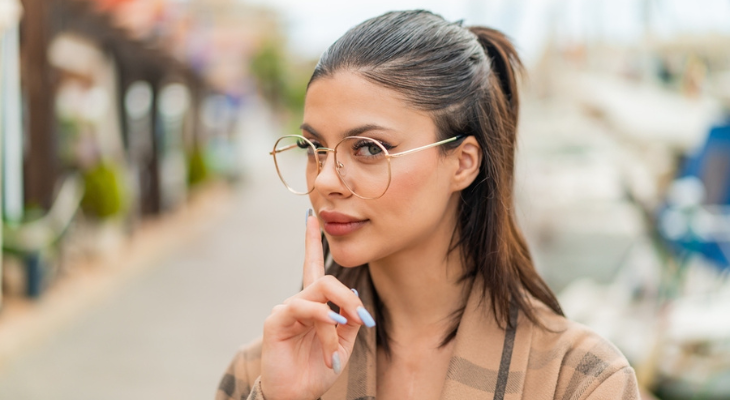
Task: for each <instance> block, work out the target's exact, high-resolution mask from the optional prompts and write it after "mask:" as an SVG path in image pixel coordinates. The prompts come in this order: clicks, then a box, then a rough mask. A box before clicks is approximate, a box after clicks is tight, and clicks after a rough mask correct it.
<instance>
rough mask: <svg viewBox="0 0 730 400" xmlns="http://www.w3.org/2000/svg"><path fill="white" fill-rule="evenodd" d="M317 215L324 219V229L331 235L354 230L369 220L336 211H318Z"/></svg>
mask: <svg viewBox="0 0 730 400" xmlns="http://www.w3.org/2000/svg"><path fill="white" fill-rule="evenodd" d="M319 216H320V217H322V220H323V221H324V227H323V229H324V231H325V232H326V233H327V234H329V235H332V236H343V235H347V234H350V233H352V232H355V231H356V230H358V229H360V228H362V227H363V226H364V225H365V224H366V223H367V222H368V221H369V220H368V219H360V218H357V217H353V216H350V215H347V214H342V213H338V212H336V211H320V212H319Z"/></svg>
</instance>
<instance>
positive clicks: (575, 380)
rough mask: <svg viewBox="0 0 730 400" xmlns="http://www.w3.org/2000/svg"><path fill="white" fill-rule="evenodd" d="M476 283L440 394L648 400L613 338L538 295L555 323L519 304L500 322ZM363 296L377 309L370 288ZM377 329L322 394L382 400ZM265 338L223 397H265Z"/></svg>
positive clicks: (239, 357) (229, 379)
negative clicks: (532, 316)
mask: <svg viewBox="0 0 730 400" xmlns="http://www.w3.org/2000/svg"><path fill="white" fill-rule="evenodd" d="M474 286H475V288H474V289H472V293H471V294H470V296H469V300H468V302H467V306H466V310H465V311H464V315H463V318H462V321H461V324H460V325H459V330H458V332H457V334H456V338H455V339H454V340H455V343H454V354H453V356H452V358H451V361H450V363H449V369H448V373H447V377H446V381H445V382H444V387H443V390H442V392H441V396H440V398H441V399H443V400H458V399H498V400H516V399H529V400H542V399H545V400H547V399H556V400H578V399H591V400H603V399H626V400H634V399H635V400H638V399H640V396H639V391H638V386H637V383H636V376H635V374H634V370H633V369H632V368H631V367H630V366H629V364H628V362H627V361H626V359H625V358H624V356H623V355H622V354H621V353H620V352H619V351H618V350H617V349H616V348H615V347H614V346H613V345H612V344H611V343H609V342H608V341H606V340H605V339H603V338H601V337H600V336H598V335H597V334H596V333H594V332H592V331H590V330H589V329H588V328H586V327H585V326H582V325H580V324H577V323H575V322H571V321H569V320H567V319H565V318H563V317H560V316H558V315H556V314H554V313H553V312H552V311H551V310H549V309H548V308H547V307H546V306H544V305H543V304H542V303H538V302H535V303H534V305H535V308H536V309H537V313H538V316H539V317H540V318H541V320H542V321H543V323H544V324H545V325H546V326H547V328H548V329H540V328H539V327H537V326H535V325H534V324H533V323H531V322H530V320H528V319H527V318H526V317H525V316H524V315H523V314H522V313H521V312H518V311H517V309H516V308H513V309H512V312H511V315H510V318H512V319H513V321H514V320H516V321H517V324H516V329H507V330H504V329H500V328H499V326H498V325H497V323H496V321H495V320H494V318H493V317H492V316H491V313H490V312H489V311H488V310H491V308H490V305H489V302H488V301H483V302H481V303H480V301H479V300H480V297H481V295H480V294H481V291H480V290H478V289H477V288H476V285H474ZM361 298H362V299H363V302H364V303H365V306H366V308H368V310H369V311H371V313H372V311H373V308H372V303H371V302H369V301H368V300H369V299H371V297H370V295H369V293H363V292H362V291H361ZM375 346H376V342H375V330H373V329H366V328H361V329H360V333H359V336H358V339H357V341H356V344H355V347H354V349H353V354H352V355H351V357H350V360H349V362H348V364H347V365H346V366H345V368H344V369H343V371H342V375H341V376H340V377H339V379H338V380H337V381H336V382H335V384H334V386H332V388H330V390H329V391H327V393H325V394H324V395H323V396H322V398H321V400H374V399H375V394H376V386H375V377H376V371H375V368H376V359H375ZM260 359H261V340H260V339H259V340H256V341H254V342H253V343H251V344H249V345H247V346H244V347H242V348H241V349H240V350H239V351H238V352H237V353H236V355H235V357H234V358H233V361H232V362H231V364H230V365H229V367H228V370H227V371H226V372H225V375H224V376H223V379H222V380H221V383H220V386H219V388H218V392H217V395H216V400H245V399H248V400H264V397H263V394H262V392H261V386H260V380H259V379H258V376H259V374H260Z"/></svg>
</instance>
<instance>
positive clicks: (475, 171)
mask: <svg viewBox="0 0 730 400" xmlns="http://www.w3.org/2000/svg"><path fill="white" fill-rule="evenodd" d="M451 157H454V162H455V163H456V167H457V168H456V171H455V172H454V175H453V178H452V189H453V190H454V191H459V190H463V189H466V188H467V187H469V185H471V183H472V182H474V179H476V178H477V175H479V168H480V167H481V165H482V148H481V146H479V143H478V142H477V140H476V138H474V136H467V137H466V138H465V139H464V141H463V142H461V145H459V147H457V148H456V149H455V150H454V151H453V153H452V154H451Z"/></svg>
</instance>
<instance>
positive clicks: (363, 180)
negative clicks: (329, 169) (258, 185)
mask: <svg viewBox="0 0 730 400" xmlns="http://www.w3.org/2000/svg"><path fill="white" fill-rule="evenodd" d="M386 154H387V152H386V150H385V148H384V147H383V145H381V144H380V143H378V142H377V141H376V140H373V139H369V138H363V137H348V138H345V139H344V140H343V141H342V142H340V143H339V144H338V145H337V146H336V148H335V161H336V164H335V169H336V170H337V174H338V175H339V176H340V179H341V180H342V182H343V183H344V184H345V186H347V188H348V189H349V190H350V191H351V192H352V193H353V194H355V195H357V196H359V197H363V198H377V197H380V196H382V195H383V194H384V193H385V191H386V190H387V189H388V186H389V185H390V165H389V162H388V158H387V156H386ZM274 158H275V162H276V165H277V169H278V171H279V176H280V177H281V180H282V181H284V184H285V185H286V186H287V187H288V188H289V190H291V191H292V192H294V193H298V194H306V193H309V192H311V191H312V190H313V189H314V182H315V180H316V178H317V174H318V173H319V172H320V171H319V168H318V165H317V164H318V163H321V165H322V166H324V164H325V160H326V158H327V152H326V151H322V150H319V151H318V150H317V148H316V144H315V143H313V142H310V141H308V140H305V139H303V138H302V137H298V136H285V137H283V138H281V139H279V141H278V142H277V144H276V147H275V151H274Z"/></svg>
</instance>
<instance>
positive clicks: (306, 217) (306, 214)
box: [304, 208, 312, 226]
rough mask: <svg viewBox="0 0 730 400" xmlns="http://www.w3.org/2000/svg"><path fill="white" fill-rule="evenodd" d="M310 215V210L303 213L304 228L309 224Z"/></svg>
mask: <svg viewBox="0 0 730 400" xmlns="http://www.w3.org/2000/svg"><path fill="white" fill-rule="evenodd" d="M310 215H312V209H311V208H308V209H307V211H306V212H305V213H304V226H307V222H309V216H310Z"/></svg>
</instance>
